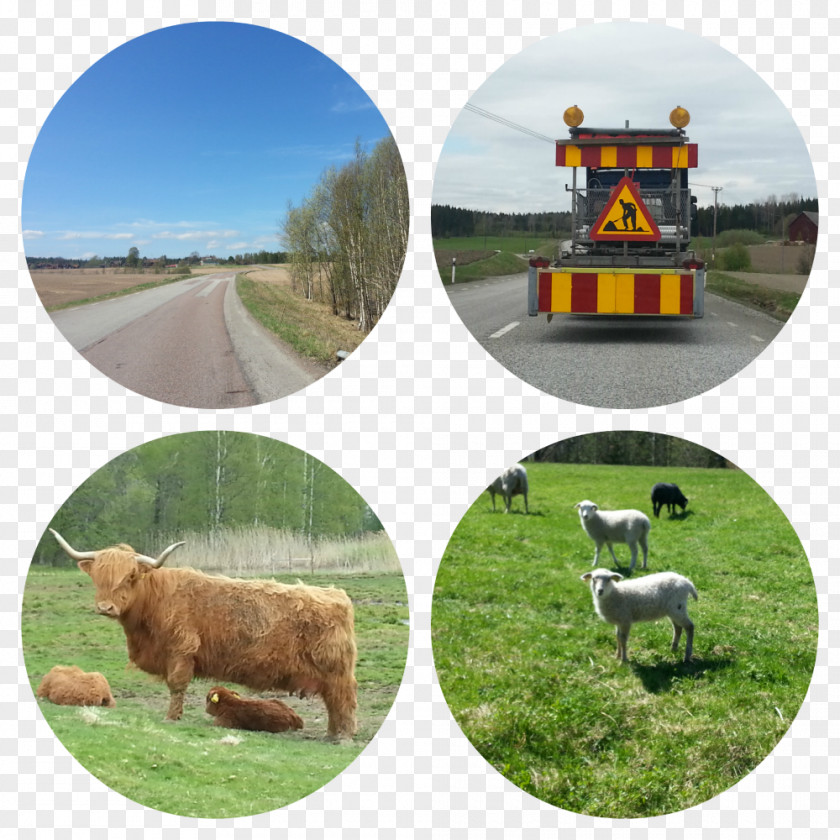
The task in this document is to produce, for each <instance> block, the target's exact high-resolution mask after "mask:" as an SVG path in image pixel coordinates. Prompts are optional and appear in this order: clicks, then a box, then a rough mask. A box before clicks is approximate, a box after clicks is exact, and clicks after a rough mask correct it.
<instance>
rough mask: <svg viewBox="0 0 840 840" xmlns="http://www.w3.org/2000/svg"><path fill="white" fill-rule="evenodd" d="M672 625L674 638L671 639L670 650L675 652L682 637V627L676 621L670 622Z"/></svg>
mask: <svg viewBox="0 0 840 840" xmlns="http://www.w3.org/2000/svg"><path fill="white" fill-rule="evenodd" d="M671 624H673V625H674V637H673V638H672V639H671V650H674V651H675V650H676V649H677V648H678V647H679V646H680V637H681V636H682V631H683V629H682V627H680V625H679V624H677V622H676V621H674V620H671Z"/></svg>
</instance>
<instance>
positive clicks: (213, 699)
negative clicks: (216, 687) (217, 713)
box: [210, 694, 219, 703]
mask: <svg viewBox="0 0 840 840" xmlns="http://www.w3.org/2000/svg"><path fill="white" fill-rule="evenodd" d="M210 702H211V703H218V702H219V695H218V694H214V695H213V696H212V697H211V698H210Z"/></svg>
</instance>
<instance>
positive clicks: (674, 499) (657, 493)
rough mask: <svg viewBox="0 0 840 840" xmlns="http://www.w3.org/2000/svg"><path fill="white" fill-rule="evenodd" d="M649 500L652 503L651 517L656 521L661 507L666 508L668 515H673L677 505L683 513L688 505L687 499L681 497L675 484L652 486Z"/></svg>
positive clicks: (680, 492)
mask: <svg viewBox="0 0 840 840" xmlns="http://www.w3.org/2000/svg"><path fill="white" fill-rule="evenodd" d="M650 500H651V502H653V515H654V516H655V517H656V518H657V519H658V518H659V511H660V510H662V508H663V506H664V507H667V508H668V513H674V512H675V511H676V508H677V505H679V506H680V507H681V508H682V509H683V511H684V510H685V506H686V505H687V504H688V499H686V497H685V496H683V494H682V491H681V490H680V488H679V487H677V485H676V484H663V483H662V482H660V483H659V484H654V485H653V487H652V488H651V491H650Z"/></svg>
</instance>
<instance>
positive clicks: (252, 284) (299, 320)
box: [236, 274, 365, 367]
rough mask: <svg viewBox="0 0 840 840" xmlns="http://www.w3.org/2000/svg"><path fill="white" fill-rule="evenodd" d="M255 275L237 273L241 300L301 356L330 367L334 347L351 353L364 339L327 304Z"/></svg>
mask: <svg viewBox="0 0 840 840" xmlns="http://www.w3.org/2000/svg"><path fill="white" fill-rule="evenodd" d="M256 277H257V279H255V280H252V279H250V278H249V277H246V276H245V275H243V274H238V275H237V277H236V290H237V292H238V294H239V297H240V299H241V300H242V303H243V304H244V305H245V307H246V308H247V309H248V311H249V312H250V313H251V315H253V316H254V318H256V319H257V320H258V321H259V322H260V323H261V324H262V325H263V326H264V327H265V328H266V329H267V330H269V331H270V332H272V333H274V335H276V336H277V337H278V338H280V339H282V340H283V341H285V342H286V343H287V344H288V345H289V346H290V347H292V348H293V349H294V350H295V351H296V352H297V353H299V354H301V355H302V356H306V357H307V358H309V359H311V360H313V361H314V362H316V363H318V364H321V365H325V366H329V367H332V366H334V365H335V364H336V355H335V354H336V351H337V350H347V351H348V352H351V353H352V352H353V350H355V349H356V348H357V347H358V346H359V344H361V343H362V340H363V339H364V338H365V335H364V333H361V332H359V331H358V330H356V329H355V328H354V327H353V325H352V324H350V323H349V322H347V321H346V320H343V319H341V318H337V317H336V316H335V315H333V314H332V313H331V312H330V311H329V309H328V307H325V306H323V305H322V304H318V303H315V302H314V301H310V300H306V299H305V298H303V297H301V296H300V295H296V294H294V293H293V292H292V291H291V290H290V289H286V288H283V287H282V286H279V285H274V284H269V283H261V282H260V281H259V279H258V278H259V274H257V275H256Z"/></svg>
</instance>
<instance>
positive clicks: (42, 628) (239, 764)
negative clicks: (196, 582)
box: [22, 567, 409, 818]
mask: <svg viewBox="0 0 840 840" xmlns="http://www.w3.org/2000/svg"><path fill="white" fill-rule="evenodd" d="M275 577H276V579H278V580H284V581H285V582H290V583H292V582H296V580H297V577H293V578H283V577H281V576H275ZM306 582H307V583H312V584H315V585H324V586H326V585H330V584H331V583H333V582H334V581H333V580H331V579H327V578H318V577H315V578H313V579H309V578H307V580H306ZM337 585H338V586H340V587H341V588H343V589H345V590H346V591H347V593H348V594H349V595H350V597H351V598H352V599H353V602H354V608H355V616H356V643H357V646H358V654H359V658H358V665H357V667H356V678H357V680H358V683H359V692H358V702H359V708H358V723H359V731H358V734H357V736H356V737H355V738H354V739H353V740H352V741H342V742H341V743H331V742H329V741H327V740H326V738H325V736H326V726H327V719H326V712H325V709H324V706H323V703H322V702H321V701H320V700H319V699H317V698H313V699H306V700H301V699H299V698H291V697H283V698H282V699H283V700H284V702H286V703H288V704H289V705H290V706H292V707H293V708H294V709H295V711H297V712H298V714H300V716H301V717H302V718H303V720H304V729H303V730H300V731H296V732H285V733H281V734H270V733H265V732H243V731H239V730H229V729H223V728H221V727H215V726H212V725H211V718H210V717H209V715H207V714H206V713H205V712H204V698H205V695H206V693H207V690H208V689H209V688H210V687H211V686H212V685H213V684H215V683H216V681H208V680H194V681H193V682H192V684H191V686H190V689H189V692H188V694H187V700H186V703H185V705H184V717H183V718H182V720H180V721H179V722H176V723H164V722H163V721H164V715H165V714H166V709H167V707H168V703H169V691H168V689H167V687H166V685H165V684H164V683H163V682H161V681H159V680H157V679H155V678H153V677H151V676H149V675H148V674H145V673H143V672H141V671H139V670H137V669H135V668H132V667H130V666H128V665H127V658H128V657H127V654H126V642H125V636H124V634H123V631H122V628H121V627H120V626H119V624H118V623H117V622H116V621H111V620H109V619H107V618H104V617H102V616H98V615H96V614H95V613H94V611H93V602H94V589H93V585H92V583H91V581H90V579H89V578H88V577H87V576H86V575H84V574H82V573H81V572H79V571H78V570H76V569H75V567H74V568H73V569H72V570H71V569H50V568H47V569H41V568H36V567H33V568H32V569H31V570H30V572H29V575H28V577H27V582H26V589H25V592H24V599H23V615H22V641H23V651H24V656H25V659H26V666H27V672H28V674H29V678H30V681H31V685H32V690H33V692H34V691H35V690H36V689H37V687H38V684H39V683H40V681H41V678H42V677H43V675H44V674H45V673H46V672H47V671H48V670H49V669H50V668H52V667H53V665H78V666H79V667H81V668H82V669H83V670H85V671H100V672H102V673H103V674H104V675H105V676H106V678H107V679H108V682H109V683H110V686H111V691H112V693H113V695H114V697H115V699H116V701H117V706H116V708H114V709H107V708H94V709H82V708H79V707H70V706H55V705H53V704H52V703H50V702H49V701H46V700H39V701H38V704H39V707H40V708H41V711H42V713H43V715H44V717H45V718H46V720H47V722H48V723H49V724H50V726H51V727H52V729H53V731H54V732H55V734H56V736H57V737H58V739H59V740H60V741H61V742H62V743H63V744H64V746H65V747H66V748H67V749H68V750H69V751H70V753H71V754H72V755H73V756H74V757H75V758H76V759H77V760H78V761H79V763H80V764H82V765H83V766H84V767H85V768H86V769H87V770H89V771H90V772H91V773H92V774H93V775H94V776H96V777H97V778H98V779H100V780H101V781H102V782H103V783H105V784H106V785H108V786H109V787H111V788H112V789H113V790H115V791H117V792H118V793H121V794H123V795H124V796H126V797H128V798H129V799H132V800H134V801H136V802H139V803H141V804H143V805H146V806H148V807H150V808H155V809H158V810H160V811H166V812H169V813H173V814H180V815H183V816H192V817H205V818H226V817H236V816H244V815H249V814H258V813H263V812H265V811H269V810H273V809H276V808H280V807H283V806H284V805H287V804H289V803H292V802H295V801H297V800H299V799H301V798H302V797H304V796H307V795H308V794H310V793H312V792H314V791H316V790H318V789H319V788H321V787H323V786H324V785H325V784H326V783H327V782H329V781H330V780H331V779H333V778H334V777H335V776H337V775H338V774H339V773H341V771H342V770H344V769H345V768H346V767H347V766H348V765H349V764H350V763H351V762H352V761H354V760H355V758H356V757H357V756H358V755H359V753H361V751H362V750H363V749H364V748H365V746H366V745H367V744H368V742H369V741H370V740H371V739H372V738H373V737H374V736H375V734H376V733H377V731H378V730H379V727H380V726H381V724H382V722H383V720H384V719H385V717H386V715H387V714H388V712H389V711H390V708H391V706H392V704H393V701H394V698H395V697H396V693H397V690H398V688H399V684H400V682H401V681H402V677H403V672H404V669H405V661H406V655H407V651H408V634H409V627H408V599H407V596H406V590H405V581H404V579H403V577H402V574H390V575H343V576H342V577H341V578H340V579H339V580H338V581H337ZM243 694H245V695H246V696H250V695H249V694H248V693H247V691H246V692H243ZM266 696H271V693H270V692H268V693H267V694H266Z"/></svg>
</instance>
